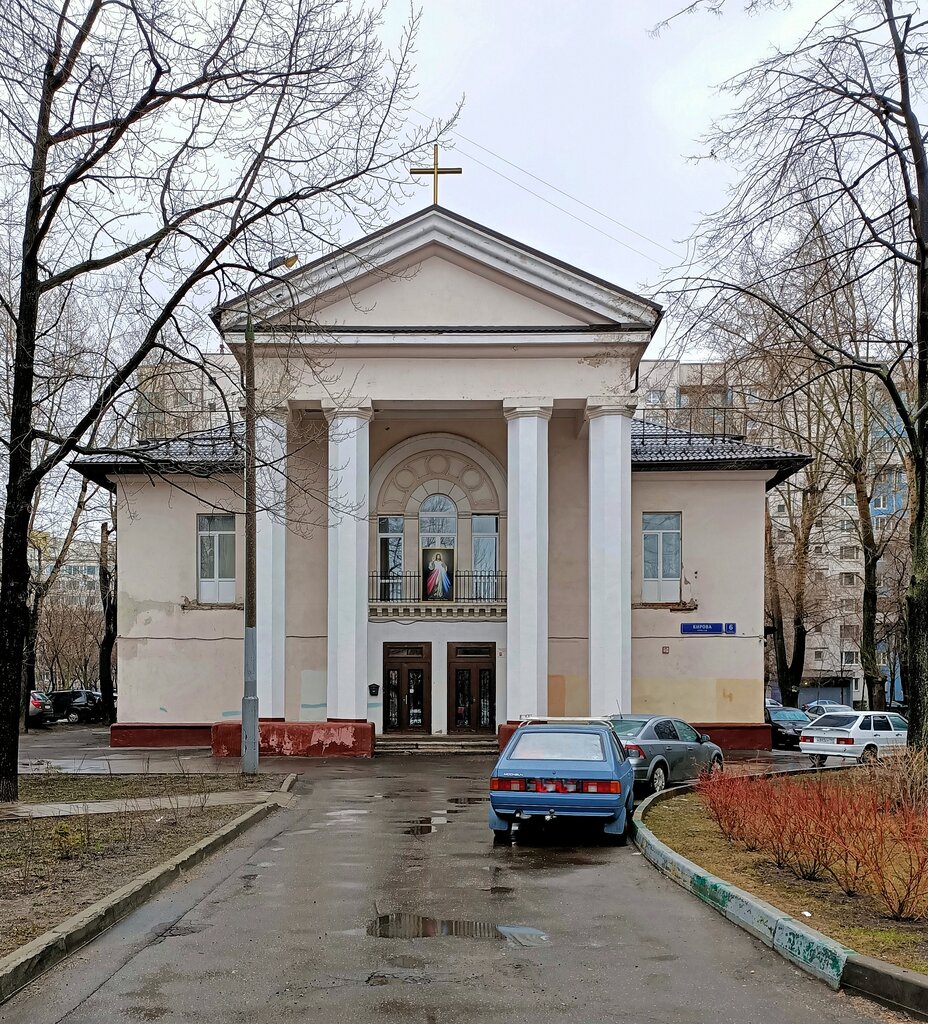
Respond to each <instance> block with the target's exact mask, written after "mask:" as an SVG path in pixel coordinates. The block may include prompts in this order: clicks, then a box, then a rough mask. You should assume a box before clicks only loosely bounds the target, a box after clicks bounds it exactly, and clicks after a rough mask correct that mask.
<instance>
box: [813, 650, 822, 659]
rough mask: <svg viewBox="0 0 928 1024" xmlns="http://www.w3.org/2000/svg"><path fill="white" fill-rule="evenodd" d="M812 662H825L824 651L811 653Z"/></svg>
mask: <svg viewBox="0 0 928 1024" xmlns="http://www.w3.org/2000/svg"><path fill="white" fill-rule="evenodd" d="M812 660H813V661H824V660H825V652H824V651H813V652H812Z"/></svg>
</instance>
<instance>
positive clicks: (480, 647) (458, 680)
mask: <svg viewBox="0 0 928 1024" xmlns="http://www.w3.org/2000/svg"><path fill="white" fill-rule="evenodd" d="M448 732H449V733H453V732H454V733H462V732H463V733H468V732H474V733H476V732H491V733H492V732H496V644H448Z"/></svg>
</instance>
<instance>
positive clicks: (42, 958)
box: [0, 776, 295, 1003]
mask: <svg viewBox="0 0 928 1024" xmlns="http://www.w3.org/2000/svg"><path fill="white" fill-rule="evenodd" d="M294 778H295V776H294ZM291 785H292V783H291ZM278 806H279V805H278V804H277V803H276V802H270V801H268V802H267V803H263V804H258V805H257V806H255V807H252V808H250V809H249V810H247V811H246V812H245V813H244V814H240V815H239V816H238V817H237V818H234V819H233V820H232V821H230V822H229V823H228V825H224V826H223V827H222V828H221V829H219V830H218V831H216V832H213V833H212V834H211V835H208V836H206V837H205V838H204V839H201V840H200V841H199V842H198V843H194V845H193V846H188V847H187V849H186V850H183V851H182V852H181V853H179V854H177V855H176V856H175V857H172V858H171V859H170V860H166V861H164V862H163V863H161V864H159V865H158V866H157V867H154V868H152V869H151V870H150V871H146V872H145V873H144V874H142V875H138V876H137V877H136V878H134V879H133V880H132V881H131V882H129V883H128V884H127V885H124V886H123V887H122V888H121V889H117V890H116V892H114V893H110V895H109V896H105V897H104V898H103V899H102V900H98V901H97V902H96V903H92V904H91V905H90V906H89V907H87V908H85V909H84V910H82V911H81V912H80V913H78V914H74V915H73V916H72V917H69V918H66V919H65V920H64V921H62V922H61V924H59V925H56V926H55V927H54V928H52V929H51V930H50V931H47V932H45V933H44V934H43V935H40V936H38V938H35V939H33V940H32V942H28V943H26V945H25V946H20V947H19V949H17V950H14V951H13V952H12V953H10V954H9V955H7V956H5V957H3V958H2V959H0V1003H3V1002H5V1001H6V1000H7V999H9V998H10V996H12V995H13V994H14V993H16V992H18V991H19V990H20V989H21V988H23V987H24V986H25V985H28V984H29V982H31V981H33V980H35V978H37V977H38V976H39V975H40V974H44V972H45V971H47V970H48V969H49V968H50V967H53V966H54V965H55V964H57V963H59V962H60V961H61V960H63V959H64V958H65V957H66V956H68V955H69V954H71V953H73V952H74V951H75V950H76V949H79V948H80V947H81V946H83V945H85V944H86V943H88V942H89V941H90V940H91V939H94V938H96V937H97V936H98V935H99V934H100V933H101V932H104V931H106V929H107V928H110V927H112V926H113V925H114V924H116V922H117V921H119V920H120V919H121V918H123V917H125V916H126V914H128V913H129V912H130V911H132V910H135V909H136V908H137V907H140V906H141V905H142V904H143V903H145V902H146V901H147V900H148V899H150V898H151V897H152V896H154V894H155V893H157V892H160V890H162V889H163V888H165V886H167V885H168V884H169V883H170V882H172V881H173V880H174V879H175V878H177V876H178V875H180V874H181V873H182V872H183V871H186V870H188V869H189V868H192V867H194V865H196V864H199V863H200V862H201V861H203V860H205V859H206V858H207V857H208V856H209V855H210V854H211V853H214V852H215V851H216V850H219V849H221V848H222V847H223V846H227V845H228V844H229V843H231V842H232V840H233V839H236V838H237V837H238V836H240V835H241V834H242V833H243V832H245V831H246V830H247V829H249V828H250V827H251V826H252V825H256V824H257V823H258V822H259V821H261V820H262V819H264V818H266V817H267V816H268V815H269V814H270V813H271V812H272V811H276V810H277V808H278Z"/></svg>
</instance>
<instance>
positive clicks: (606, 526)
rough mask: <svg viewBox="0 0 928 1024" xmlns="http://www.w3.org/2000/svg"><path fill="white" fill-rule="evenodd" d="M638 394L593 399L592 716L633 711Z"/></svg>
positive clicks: (590, 405) (589, 408) (588, 414)
mask: <svg viewBox="0 0 928 1024" xmlns="http://www.w3.org/2000/svg"><path fill="white" fill-rule="evenodd" d="M634 411H635V399H634V398H629V397H625V398H612V397H606V398H589V399H587V403H586V418H587V420H588V422H589V448H590V456H589V458H590V463H589V468H590V496H589V497H590V510H589V515H590V573H589V577H590V714H591V715H608V714H615V713H616V712H618V711H621V712H623V713H625V714H627V713H629V712H630V711H631V710H632V509H631V502H632V442H631V435H632V420H631V417H632V414H633V413H634Z"/></svg>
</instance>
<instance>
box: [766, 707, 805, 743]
mask: <svg viewBox="0 0 928 1024" xmlns="http://www.w3.org/2000/svg"><path fill="white" fill-rule="evenodd" d="M764 721H765V722H767V723H768V725H769V726H770V738H771V741H772V742H773V745H774V746H775V747H783V748H784V749H785V748H788V747H798V746H799V736H800V734H801V733H802V730H803V728H804V727H805V726H807V725H808V724H809V723H810V722H811V721H812V719H811V718H809V716H808V715H807V714H806V713H805V711H800V710H799V708H784V707H777V708H767V709H766V710H765V711H764Z"/></svg>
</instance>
